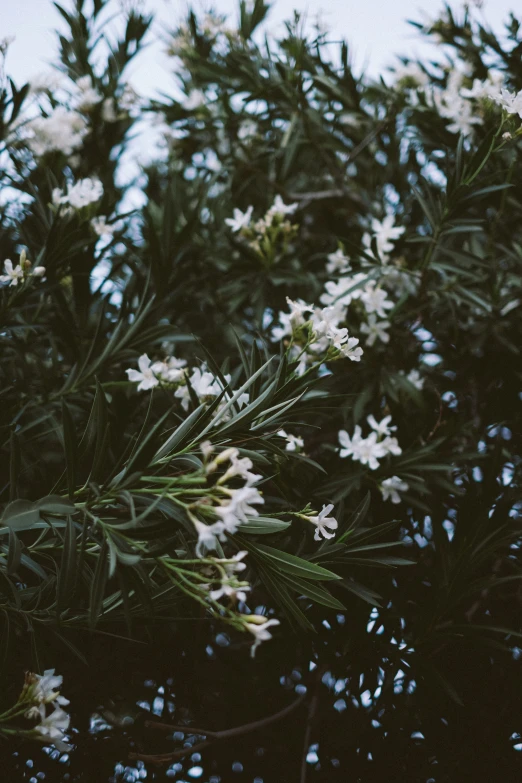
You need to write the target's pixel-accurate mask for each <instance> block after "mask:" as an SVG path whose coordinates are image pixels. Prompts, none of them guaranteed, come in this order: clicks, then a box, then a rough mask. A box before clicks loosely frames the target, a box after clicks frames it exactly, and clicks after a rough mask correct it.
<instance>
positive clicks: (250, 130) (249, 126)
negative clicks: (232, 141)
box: [237, 119, 257, 141]
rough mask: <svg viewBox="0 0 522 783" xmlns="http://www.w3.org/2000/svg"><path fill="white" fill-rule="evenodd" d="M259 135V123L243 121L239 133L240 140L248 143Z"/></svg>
mask: <svg viewBox="0 0 522 783" xmlns="http://www.w3.org/2000/svg"><path fill="white" fill-rule="evenodd" d="M256 135H257V122H256V121H255V120H250V119H248V120H242V121H241V124H240V126H239V129H238V131H237V137H238V139H241V141H246V140H247V139H251V138H252V137H253V136H256Z"/></svg>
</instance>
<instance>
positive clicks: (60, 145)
mask: <svg viewBox="0 0 522 783" xmlns="http://www.w3.org/2000/svg"><path fill="white" fill-rule="evenodd" d="M24 129H25V130H26V131H28V132H29V134H30V135H29V138H28V139H27V144H28V146H29V147H30V149H31V150H32V151H33V153H34V154H35V155H38V156H40V155H45V154H46V153H47V152H54V151H56V150H59V151H60V152H62V153H63V154H64V155H71V154H72V153H73V152H74V150H76V149H77V148H78V147H80V146H81V144H82V141H83V137H84V136H85V134H86V133H87V123H86V121H85V119H84V118H83V117H82V116H81V114H78V112H76V111H68V110H67V109H66V108H65V107H64V106H57V107H56V108H55V109H54V110H53V111H52V112H51V114H50V115H49V116H48V117H35V119H34V120H31V121H30V122H28V123H27V124H26V125H25V128H24Z"/></svg>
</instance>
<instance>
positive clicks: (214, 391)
mask: <svg viewBox="0 0 522 783" xmlns="http://www.w3.org/2000/svg"><path fill="white" fill-rule="evenodd" d="M225 377H226V380H227V383H228V381H229V380H230V377H229V376H225ZM189 382H190V385H191V386H192V389H193V390H194V392H195V393H196V395H197V397H198V399H200V400H201V399H208V398H210V397H216V396H217V395H218V394H220V393H221V392H222V391H223V390H222V388H221V386H220V385H219V383H218V382H217V381H216V379H215V378H214V376H213V375H212V373H210V372H208V371H207V369H206V367H205V365H203V366H202V367H201V368H199V367H196V368H195V369H194V370H193V371H192V375H191V376H190V378H189ZM174 396H175V397H178V398H179V399H180V400H181V405H182V406H183V408H184V409H185V410H186V411H187V410H188V408H189V403H190V392H189V390H188V386H180V387H179V388H178V389H176V391H175V392H174Z"/></svg>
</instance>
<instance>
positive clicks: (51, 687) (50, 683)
mask: <svg viewBox="0 0 522 783" xmlns="http://www.w3.org/2000/svg"><path fill="white" fill-rule="evenodd" d="M54 671H55V670H54V669H46V670H45V671H44V673H43V674H35V675H34V676H35V678H36V686H35V699H36V700H37V701H38V702H40V703H41V704H50V703H51V702H54V703H55V704H61V705H63V706H65V705H66V704H69V699H66V698H65V697H64V696H60V693H59V690H60V687H61V685H62V683H63V677H62V675H61V674H55V673H54Z"/></svg>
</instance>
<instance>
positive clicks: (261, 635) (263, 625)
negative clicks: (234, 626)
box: [244, 614, 279, 658]
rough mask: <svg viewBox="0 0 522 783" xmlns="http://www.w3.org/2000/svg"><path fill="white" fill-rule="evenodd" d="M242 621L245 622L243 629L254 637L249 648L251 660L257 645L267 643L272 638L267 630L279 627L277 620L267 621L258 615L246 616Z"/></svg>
mask: <svg viewBox="0 0 522 783" xmlns="http://www.w3.org/2000/svg"><path fill="white" fill-rule="evenodd" d="M254 618H256V619H254ZM244 619H245V620H246V622H245V626H244V627H245V629H246V630H247V631H250V633H251V634H253V635H254V637H255V641H254V644H253V645H252V647H251V648H250V655H251V656H252V658H253V657H254V656H255V654H256V650H257V648H258V647H259V645H260V644H261V643H262V642H268V641H269V640H270V639H271V638H272V634H271V633H270V632H269V630H268V628H270V627H272V626H274V625H279V620H275V619H272V620H267V619H266V618H264V617H263V615H260V614H251V615H246V616H245V617H244Z"/></svg>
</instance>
